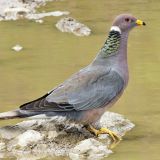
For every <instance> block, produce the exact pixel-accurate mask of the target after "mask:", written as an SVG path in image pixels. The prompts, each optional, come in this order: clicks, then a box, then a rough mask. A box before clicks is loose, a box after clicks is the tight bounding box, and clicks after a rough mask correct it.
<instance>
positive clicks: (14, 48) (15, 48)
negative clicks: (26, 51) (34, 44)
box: [12, 44, 23, 52]
mask: <svg viewBox="0 0 160 160" xmlns="http://www.w3.org/2000/svg"><path fill="white" fill-rule="evenodd" d="M12 49H13V50H14V51H16V52H19V51H21V50H22V49H23V47H22V46H20V45H19V44H17V45H15V46H14V47H12Z"/></svg>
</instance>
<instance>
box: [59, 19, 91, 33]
mask: <svg viewBox="0 0 160 160" xmlns="http://www.w3.org/2000/svg"><path fill="white" fill-rule="evenodd" d="M56 27H57V28H58V29H59V30H60V31H62V32H69V33H73V34H75V35H76V36H89V35H90V34H91V29H90V28H88V27H87V26H86V25H84V24H82V23H80V22H78V21H77V20H75V19H74V18H72V17H65V18H62V19H60V20H59V21H58V22H57V24H56Z"/></svg>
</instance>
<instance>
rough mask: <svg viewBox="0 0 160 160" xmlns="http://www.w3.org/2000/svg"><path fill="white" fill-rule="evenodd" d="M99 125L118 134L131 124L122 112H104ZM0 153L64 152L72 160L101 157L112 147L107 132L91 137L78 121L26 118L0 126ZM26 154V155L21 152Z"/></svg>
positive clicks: (41, 155)
mask: <svg viewBox="0 0 160 160" xmlns="http://www.w3.org/2000/svg"><path fill="white" fill-rule="evenodd" d="M100 125H101V126H102V127H107V128H109V129H111V130H112V131H114V132H115V133H117V134H118V135H119V136H120V137H122V136H123V135H124V134H125V133H126V132H127V131H129V130H131V129H132V128H133V127H134V124H133V123H131V122H130V121H129V120H127V119H125V118H124V117H123V116H122V115H119V114H117V113H112V112H106V113H105V114H104V115H103V116H102V118H101V120H100ZM0 137H1V142H0V157H2V158H6V157H18V159H19V160H26V157H28V158H29V159H30V160H36V159H40V158H44V157H48V156H52V157H53V159H54V158H55V159H56V156H68V157H69V158H70V159H72V160H79V159H88V160H92V159H95V160H98V159H102V158H104V157H106V156H108V155H109V154H111V153H112V151H111V150H110V149H109V148H108V147H107V146H108V145H109V144H110V143H111V139H110V137H109V136H108V135H102V136H100V137H98V138H97V137H95V136H94V135H92V134H91V133H90V132H88V131H87V130H86V129H85V128H84V127H83V126H82V125H78V124H64V123H57V122H56V121H55V120H53V119H41V120H40V119H39V120H27V121H23V122H21V123H18V124H16V125H14V126H5V127H1V128H0ZM24 155H26V156H24Z"/></svg>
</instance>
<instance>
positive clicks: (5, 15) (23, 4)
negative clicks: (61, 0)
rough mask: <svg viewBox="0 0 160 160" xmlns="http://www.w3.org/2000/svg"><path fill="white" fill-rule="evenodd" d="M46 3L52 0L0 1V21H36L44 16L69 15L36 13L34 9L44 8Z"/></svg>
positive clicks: (62, 13) (59, 12)
mask: <svg viewBox="0 0 160 160" xmlns="http://www.w3.org/2000/svg"><path fill="white" fill-rule="evenodd" d="M48 1H54V0H22V1H21V0H0V21H2V20H5V21H8V20H18V19H22V18H27V19H34V20H36V19H40V18H43V17H46V16H56V17H57V16H62V15H68V14H69V12H67V11H53V12H46V13H37V11H36V9H37V8H38V7H40V6H44V5H45V4H46V2H48ZM41 22H42V21H41Z"/></svg>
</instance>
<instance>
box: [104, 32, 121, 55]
mask: <svg viewBox="0 0 160 160" xmlns="http://www.w3.org/2000/svg"><path fill="white" fill-rule="evenodd" d="M120 39H121V34H120V32H118V31H114V30H113V31H110V32H109V36H108V38H107V40H106V42H105V43H104V46H103V47H102V49H101V51H102V52H103V53H104V55H105V56H109V55H112V54H116V53H117V51H118V48H119V45H120Z"/></svg>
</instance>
